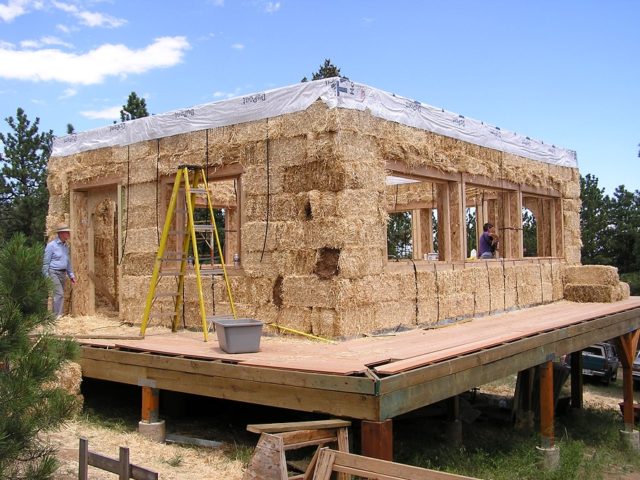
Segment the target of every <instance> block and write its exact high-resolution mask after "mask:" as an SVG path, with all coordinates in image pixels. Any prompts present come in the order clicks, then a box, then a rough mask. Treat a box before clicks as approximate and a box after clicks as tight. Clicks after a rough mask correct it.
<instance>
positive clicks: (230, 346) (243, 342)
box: [213, 318, 263, 353]
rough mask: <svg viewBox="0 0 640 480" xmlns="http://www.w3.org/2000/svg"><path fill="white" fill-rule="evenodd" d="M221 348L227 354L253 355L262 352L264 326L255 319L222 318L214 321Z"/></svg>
mask: <svg viewBox="0 0 640 480" xmlns="http://www.w3.org/2000/svg"><path fill="white" fill-rule="evenodd" d="M213 323H214V325H215V326H216V334H217V335H218V342H219V343H220V348H222V350H224V351H225V352H226V353H253V352H257V351H258V350H260V337H261V336H262V325H263V323H262V322H261V321H260V320H255V319H253V318H238V319H235V320H234V319H233V318H221V319H218V320H214V321H213Z"/></svg>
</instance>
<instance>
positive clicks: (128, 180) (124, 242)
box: [118, 145, 131, 265]
mask: <svg viewBox="0 0 640 480" xmlns="http://www.w3.org/2000/svg"><path fill="white" fill-rule="evenodd" d="M129 153H130V151H129V146H128V145H127V188H126V191H127V206H126V211H127V219H126V220H125V224H124V239H123V241H122V252H121V253H120V262H119V263H118V265H122V261H123V260H124V252H125V248H126V246H127V234H128V233H129V198H130V197H131V195H129V187H130V185H131V160H130V157H129Z"/></svg>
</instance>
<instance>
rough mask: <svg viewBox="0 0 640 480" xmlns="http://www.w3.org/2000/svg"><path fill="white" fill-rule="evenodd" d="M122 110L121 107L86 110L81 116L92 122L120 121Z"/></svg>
mask: <svg viewBox="0 0 640 480" xmlns="http://www.w3.org/2000/svg"><path fill="white" fill-rule="evenodd" d="M120 110H122V106H121V105H120V106H115V107H108V108H104V109H102V110H85V111H83V112H80V115H82V116H83V117H86V118H89V119H91V120H120Z"/></svg>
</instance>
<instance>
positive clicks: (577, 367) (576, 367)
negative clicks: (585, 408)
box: [571, 350, 583, 408]
mask: <svg viewBox="0 0 640 480" xmlns="http://www.w3.org/2000/svg"><path fill="white" fill-rule="evenodd" d="M582 391H583V388H582V350H578V351H577V352H573V353H572V354H571V408H582V403H583V402H582Z"/></svg>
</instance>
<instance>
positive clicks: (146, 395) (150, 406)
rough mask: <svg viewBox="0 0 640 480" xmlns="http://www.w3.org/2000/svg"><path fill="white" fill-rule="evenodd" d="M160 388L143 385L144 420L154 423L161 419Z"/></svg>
mask: <svg viewBox="0 0 640 480" xmlns="http://www.w3.org/2000/svg"><path fill="white" fill-rule="evenodd" d="M159 412H160V390H158V389H157V388H152V387H144V386H143V387H142V421H143V422H146V423H154V422H157V421H158V420H159Z"/></svg>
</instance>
